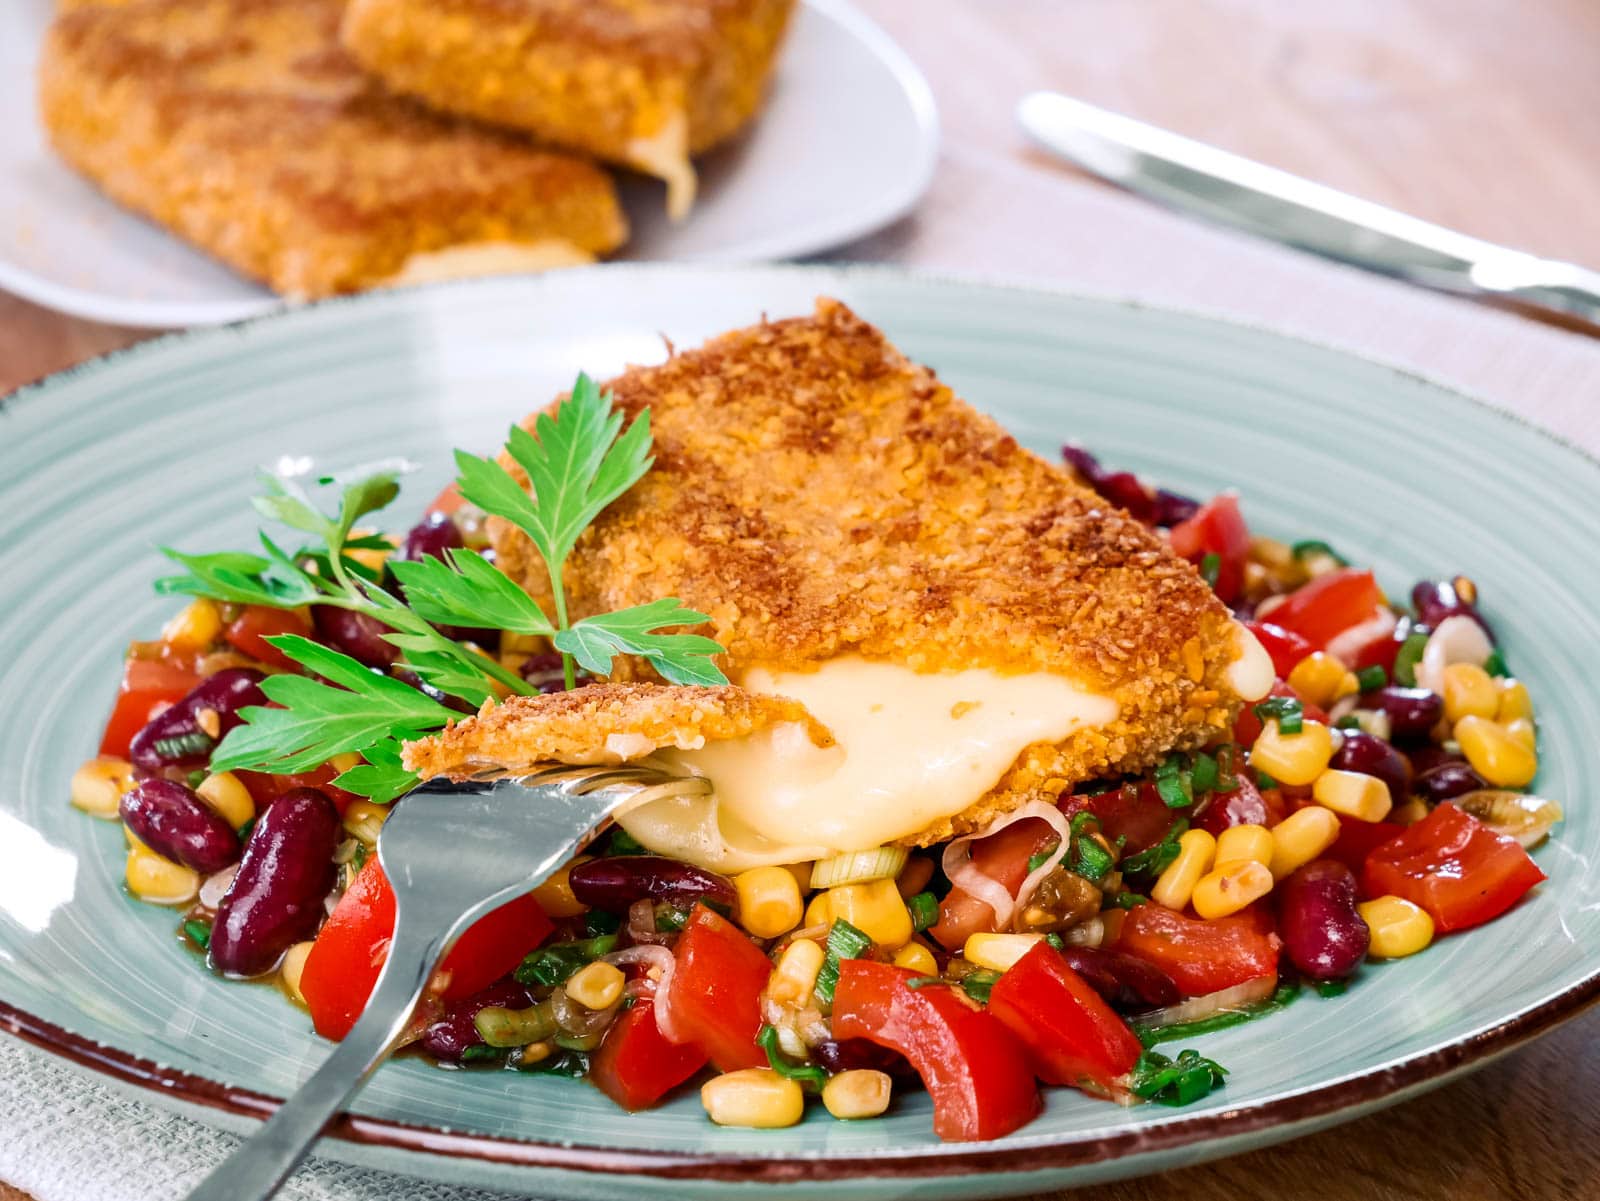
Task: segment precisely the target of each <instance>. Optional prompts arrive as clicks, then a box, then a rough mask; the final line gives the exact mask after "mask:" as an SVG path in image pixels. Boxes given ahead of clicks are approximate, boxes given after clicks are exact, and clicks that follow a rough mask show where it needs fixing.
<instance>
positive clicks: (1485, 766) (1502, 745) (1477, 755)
mask: <svg viewBox="0 0 1600 1201" xmlns="http://www.w3.org/2000/svg"><path fill="white" fill-rule="evenodd" d="M1455 736H1456V741H1457V742H1459V743H1460V744H1461V753H1462V754H1463V755H1465V756H1466V757H1467V762H1468V763H1470V764H1471V765H1472V770H1473V771H1475V772H1477V773H1478V774H1479V775H1480V776H1482V777H1483V778H1484V779H1485V780H1487V781H1488V782H1489V783H1491V784H1493V785H1494V786H1495V787H1496V788H1523V787H1525V786H1526V785H1527V784H1528V782H1529V781H1531V780H1532V779H1533V777H1534V775H1535V773H1537V772H1538V770H1539V756H1538V755H1537V754H1535V753H1534V751H1533V750H1531V749H1530V748H1529V747H1527V746H1524V745H1523V744H1522V743H1521V742H1520V741H1518V740H1517V739H1516V738H1515V737H1513V736H1512V735H1511V734H1509V733H1507V732H1506V728H1505V727H1504V726H1501V725H1497V724H1496V723H1495V722H1492V721H1489V720H1488V719H1487V718H1482V717H1463V718H1462V719H1461V720H1460V721H1458V722H1457V723H1456V727H1455Z"/></svg>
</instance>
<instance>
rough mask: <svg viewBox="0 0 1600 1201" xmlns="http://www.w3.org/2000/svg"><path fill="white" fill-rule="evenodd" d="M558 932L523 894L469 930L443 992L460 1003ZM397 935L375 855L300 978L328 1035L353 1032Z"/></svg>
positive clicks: (445, 970)
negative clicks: (351, 1028)
mask: <svg viewBox="0 0 1600 1201" xmlns="http://www.w3.org/2000/svg"><path fill="white" fill-rule="evenodd" d="M553 929H555V926H554V925H553V924H552V923H551V921H550V919H549V918H548V917H546V916H545V913H544V910H543V909H540V908H539V904H538V902H537V901H535V900H534V899H533V898H532V897H531V896H526V897H518V898H517V899H516V900H514V901H509V902H507V903H506V904H504V905H502V906H501V907H500V908H498V909H496V910H494V911H493V912H492V913H489V914H487V915H485V916H484V917H482V918H480V919H479V920H478V921H476V922H474V923H473V924H472V925H471V926H469V927H468V928H467V931H466V933H465V934H463V935H462V936H461V937H460V938H459V939H457V940H456V945H455V946H453V947H451V948H450V953H449V954H448V955H446V956H445V957H444V962H443V963H442V964H441V965H440V967H439V973H440V974H439V976H437V977H436V979H437V980H439V981H441V982H443V988H442V990H441V992H440V996H441V997H442V998H443V999H444V1000H446V1001H455V1000H459V999H461V998H462V997H467V996H471V995H472V994H473V993H475V992H477V991H479V990H480V989H482V988H486V987H487V986H488V985H490V984H492V983H494V982H495V981H496V980H498V979H500V977H502V976H504V975H505V974H506V973H507V972H509V971H511V969H512V968H514V967H516V966H517V964H519V963H521V962H522V957H523V956H524V955H526V954H527V953H528V952H529V951H531V950H533V949H534V948H535V947H537V946H538V945H539V944H540V943H541V942H543V941H544V940H545V939H546V938H548V937H549V936H550V932H551V931H552V930H553ZM393 937H394V889H392V888H391V887H390V886H389V879H388V877H387V876H385V875H384V874H383V868H382V867H381V866H380V865H379V863H378V858H377V856H376V855H374V856H373V857H372V858H371V859H369V860H367V862H366V865H365V866H364V867H363V868H362V869H361V871H360V872H358V873H357V875H356V878H355V880H354V882H353V883H352V884H351V885H350V887H349V889H347V890H346V891H345V894H344V896H342V897H340V898H339V904H338V905H337V906H335V907H334V911H333V914H332V916H331V917H329V918H328V920H327V922H325V923H324V924H323V927H322V929H321V931H320V932H319V933H318V934H317V940H316V942H315V943H313V944H312V947H311V954H310V955H308V956H307V957H306V966H305V971H304V972H303V973H302V975H301V977H300V991H301V993H302V994H303V995H304V996H305V999H306V1006H307V1008H309V1009H310V1010H311V1021H312V1024H313V1025H315V1026H316V1028H317V1033H318V1034H320V1035H322V1037H324V1038H331V1039H336V1040H337V1039H341V1038H343V1037H344V1036H345V1035H346V1034H348V1033H350V1027H351V1026H354V1025H355V1023H356V1019H357V1018H358V1017H360V1016H361V1011H362V1010H363V1009H365V1008H366V1006H367V998H368V997H370V996H371V995H372V989H373V986H374V985H376V984H377V982H378V973H379V972H380V971H382V970H383V964H384V960H385V959H386V958H388V954H389V941H390V939H391V938H393Z"/></svg>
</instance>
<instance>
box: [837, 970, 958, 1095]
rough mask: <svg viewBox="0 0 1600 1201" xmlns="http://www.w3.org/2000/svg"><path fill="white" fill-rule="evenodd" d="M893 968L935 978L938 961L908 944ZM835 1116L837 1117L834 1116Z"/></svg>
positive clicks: (937, 971) (937, 972)
mask: <svg viewBox="0 0 1600 1201" xmlns="http://www.w3.org/2000/svg"><path fill="white" fill-rule="evenodd" d="M893 962H894V965H895V967H903V968H909V969H911V970H912V971H913V972H916V973H917V975H919V976H937V975H938V974H939V961H938V960H937V959H935V958H934V957H933V952H932V951H930V950H928V948H927V947H925V946H923V945H922V944H921V943H920V942H908V943H906V945H905V946H903V947H901V948H900V949H899V950H898V951H896V952H895V953H894V960H893ZM835 1116H837V1115H835Z"/></svg>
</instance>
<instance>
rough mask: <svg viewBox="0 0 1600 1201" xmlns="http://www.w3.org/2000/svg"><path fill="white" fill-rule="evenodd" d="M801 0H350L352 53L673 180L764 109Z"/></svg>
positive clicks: (405, 82) (454, 102) (438, 94)
mask: <svg viewBox="0 0 1600 1201" xmlns="http://www.w3.org/2000/svg"><path fill="white" fill-rule="evenodd" d="M793 8H794V0H352V3H351V4H350V7H349V10H348V12H347V14H346V17H345V22H344V43H345V45H346V46H347V47H348V48H349V49H350V51H351V53H352V54H354V55H355V57H356V58H357V59H359V60H360V62H361V63H362V65H364V66H365V67H367V69H368V70H370V71H372V72H373V73H374V74H375V75H377V76H378V77H379V78H380V79H382V80H383V81H384V82H385V83H387V84H388V85H389V86H390V87H392V88H394V89H395V90H396V91H399V92H404V93H406V94H408V95H412V96H416V97H418V98H419V99H421V100H423V101H424V102H425V103H427V104H429V105H431V106H433V107H434V108H437V109H440V110H441V111H444V112H453V113H460V114H461V115H463V116H468V117H476V118H478V119H480V120H485V121H490V122H493V123H495V124H497V125H505V126H509V127H511V128H514V129H522V130H526V131H528V132H529V133H531V134H532V135H534V136H535V137H536V138H537V139H538V140H540V141H541V142H547V143H549V144H551V145H556V146H565V147H568V148H570V149H573V150H578V151H581V152H583V153H585V154H592V155H594V156H596V157H597V158H602V159H607V160H609V161H611V162H616V163H622V164H624V165H627V166H632V167H635V168H637V169H639V170H642V171H645V172H648V173H650V174H654V175H661V176H663V177H664V178H667V179H668V180H669V182H671V181H672V180H673V179H674V177H675V176H682V175H684V174H685V173H687V176H688V177H687V179H686V180H684V181H683V182H682V186H686V187H687V188H688V189H689V192H688V193H687V194H680V195H679V196H678V197H676V198H675V199H676V200H677V202H678V208H680V209H681V208H682V207H683V206H684V205H685V204H686V203H687V201H688V199H689V196H690V195H692V188H693V183H692V179H693V175H692V171H691V170H690V168H689V166H688V157H689V155H691V154H698V153H700V152H701V151H703V150H706V149H709V148H710V147H711V146H714V145H715V144H717V143H718V142H721V141H724V140H726V139H727V138H729V137H731V136H732V135H733V134H734V133H735V132H737V131H738V130H739V129H740V128H741V127H742V126H743V125H744V124H745V123H746V122H747V121H749V120H750V118H751V117H752V116H754V115H755V113H756V110H757V109H758V108H760V106H761V101H762V97H763V95H764V93H765V90H766V84H767V78H768V75H769V74H770V72H771V68H772V63H773V59H774V58H775V56H776V54H777V50H778V46H779V43H780V42H781V41H782V38H783V32H784V28H785V26H786V25H787V24H788V20H789V14H790V12H791V11H792V10H793Z"/></svg>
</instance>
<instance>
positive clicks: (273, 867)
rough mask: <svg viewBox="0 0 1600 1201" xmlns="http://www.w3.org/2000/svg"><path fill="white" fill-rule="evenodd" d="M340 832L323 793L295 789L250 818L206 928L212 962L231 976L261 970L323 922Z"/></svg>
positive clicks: (268, 968)
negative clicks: (240, 849) (235, 866)
mask: <svg viewBox="0 0 1600 1201" xmlns="http://www.w3.org/2000/svg"><path fill="white" fill-rule="evenodd" d="M343 837H344V831H343V829H341V828H340V825H339V811H338V810H337V809H335V808H334V806H333V802H332V801H330V800H329V799H328V797H327V794H326V793H323V792H319V791H318V790H317V789H315V788H295V789H291V790H290V791H289V792H286V793H284V794H283V795H282V796H281V797H279V798H278V799H277V800H276V801H274V802H273V803H272V805H271V807H270V808H268V809H267V811H266V812H265V813H263V814H262V815H261V816H260V817H259V818H257V819H256V824H255V828H254V829H253V830H251V832H250V841H249V842H248V843H246V844H245V848H244V858H243V859H242V860H241V861H240V863H239V870H238V872H236V873H235V874H234V877H233V883H232V884H231V885H229V887H228V891H227V892H226V893H225V894H224V895H223V898H222V903H221V904H220V905H218V906H217V918H216V921H215V922H214V923H213V924H212V927H211V966H212V967H214V968H215V969H216V970H217V971H219V972H223V973H225V974H227V975H229V976H259V975H261V974H263V973H264V972H269V971H271V970H272V969H273V968H274V967H276V966H277V963H278V960H279V959H280V958H281V957H282V955H283V953H284V952H285V951H287V950H288V949H289V947H290V946H291V945H293V944H294V943H297V942H299V941H300V940H301V939H304V938H310V937H311V935H312V934H313V933H315V932H316V929H317V927H318V925H320V924H321V922H322V918H323V914H324V910H323V905H322V903H323V901H324V899H325V898H326V897H327V895H328V893H329V891H331V890H332V888H333V884H334V880H335V879H336V878H337V873H338V870H339V869H338V866H337V865H336V864H335V863H334V862H333V853H334V850H335V849H336V848H337V847H338V845H339V842H340V840H341V839H342V838H343Z"/></svg>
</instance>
